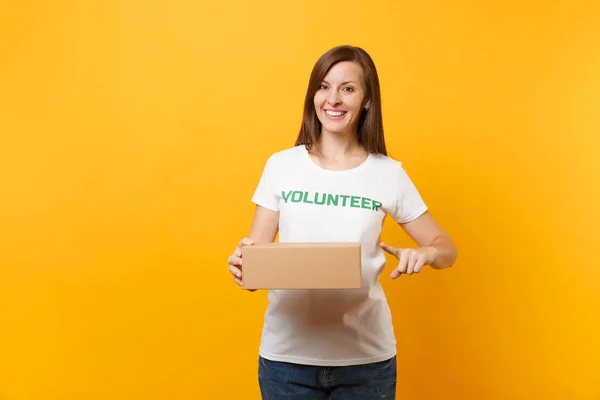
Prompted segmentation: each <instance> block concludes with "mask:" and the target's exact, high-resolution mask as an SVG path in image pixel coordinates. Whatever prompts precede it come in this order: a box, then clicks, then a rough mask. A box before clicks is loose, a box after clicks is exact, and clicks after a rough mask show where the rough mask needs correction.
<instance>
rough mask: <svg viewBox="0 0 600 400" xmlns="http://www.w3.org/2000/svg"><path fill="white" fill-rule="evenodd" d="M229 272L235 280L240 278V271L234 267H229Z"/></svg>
mask: <svg viewBox="0 0 600 400" xmlns="http://www.w3.org/2000/svg"><path fill="white" fill-rule="evenodd" d="M229 272H231V275H233V276H234V277H236V278H240V279H241V278H242V271H241V270H240V269H239V268H236V267H234V266H233V265H230V266H229Z"/></svg>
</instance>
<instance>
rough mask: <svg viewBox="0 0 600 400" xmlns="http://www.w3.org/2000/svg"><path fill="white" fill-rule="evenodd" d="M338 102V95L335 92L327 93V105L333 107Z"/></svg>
mask: <svg viewBox="0 0 600 400" xmlns="http://www.w3.org/2000/svg"><path fill="white" fill-rule="evenodd" d="M339 102H340V98H339V93H338V92H337V91H336V90H332V91H330V92H329V96H327V103H329V104H331V105H332V106H335V105H336V104H338V103H339Z"/></svg>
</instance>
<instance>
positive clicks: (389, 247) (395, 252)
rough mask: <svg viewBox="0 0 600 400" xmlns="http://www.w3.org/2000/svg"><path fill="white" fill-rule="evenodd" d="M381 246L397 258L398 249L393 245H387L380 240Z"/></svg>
mask: <svg viewBox="0 0 600 400" xmlns="http://www.w3.org/2000/svg"><path fill="white" fill-rule="evenodd" d="M381 248H382V249H383V250H385V251H386V252H388V253H390V254H391V255H393V256H394V257H396V258H398V249H396V248H395V247H392V246H388V245H387V244H385V243H383V242H381Z"/></svg>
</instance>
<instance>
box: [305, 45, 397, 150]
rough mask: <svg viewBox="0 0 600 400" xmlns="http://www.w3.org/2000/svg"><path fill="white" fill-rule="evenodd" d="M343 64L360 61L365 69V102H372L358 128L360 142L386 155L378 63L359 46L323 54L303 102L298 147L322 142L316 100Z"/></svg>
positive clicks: (341, 47)
mask: <svg viewBox="0 0 600 400" xmlns="http://www.w3.org/2000/svg"><path fill="white" fill-rule="evenodd" d="M342 61H354V62H357V63H358V64H359V65H360V66H361V68H362V70H363V86H364V89H365V101H369V102H370V103H369V108H368V109H365V110H363V111H362V113H361V115H360V118H359V121H358V128H357V136H358V142H359V143H360V144H361V145H362V146H363V148H364V149H365V150H366V151H367V152H369V153H379V154H383V155H387V151H386V148H385V139H384V136H383V117H382V115H381V92H380V88H379V77H378V75H377V69H376V68H375V63H374V62H373V60H372V59H371V56H369V54H367V52H366V51H364V50H363V49H361V48H360V47H354V46H338V47H334V48H332V49H331V50H329V51H327V52H326V53H325V54H323V55H322V56H321V57H320V58H319V59H318V60H317V62H316V63H315V65H314V67H313V70H312V73H311V75H310V79H309V82H308V90H307V91H306V99H305V100H304V114H303V118H302V126H301V127H300V134H299V135H298V138H297V139H296V146H298V145H301V144H303V145H305V146H306V148H307V149H311V148H312V146H313V145H314V144H315V143H317V142H318V141H319V138H320V136H321V121H319V118H318V117H317V113H316V111H315V106H314V97H315V94H316V93H317V91H318V90H319V87H320V85H321V83H322V81H323V78H324V77H325V75H327V72H329V70H330V69H331V67H333V66H334V65H335V64H337V63H339V62H342Z"/></svg>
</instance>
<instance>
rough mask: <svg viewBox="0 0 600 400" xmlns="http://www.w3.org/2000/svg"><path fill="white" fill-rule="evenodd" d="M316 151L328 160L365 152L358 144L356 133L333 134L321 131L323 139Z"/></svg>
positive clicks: (321, 138)
mask: <svg viewBox="0 0 600 400" xmlns="http://www.w3.org/2000/svg"><path fill="white" fill-rule="evenodd" d="M316 147H317V148H316V150H317V151H318V152H319V153H320V154H321V155H322V156H324V157H326V158H334V159H335V158H338V157H344V156H348V155H352V154H356V153H357V152H361V153H362V152H364V149H363V148H362V146H361V145H360V143H359V142H358V137H357V135H356V132H349V133H332V132H328V131H326V130H322V131H321V137H320V138H319V142H318V143H317V146H316Z"/></svg>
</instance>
